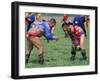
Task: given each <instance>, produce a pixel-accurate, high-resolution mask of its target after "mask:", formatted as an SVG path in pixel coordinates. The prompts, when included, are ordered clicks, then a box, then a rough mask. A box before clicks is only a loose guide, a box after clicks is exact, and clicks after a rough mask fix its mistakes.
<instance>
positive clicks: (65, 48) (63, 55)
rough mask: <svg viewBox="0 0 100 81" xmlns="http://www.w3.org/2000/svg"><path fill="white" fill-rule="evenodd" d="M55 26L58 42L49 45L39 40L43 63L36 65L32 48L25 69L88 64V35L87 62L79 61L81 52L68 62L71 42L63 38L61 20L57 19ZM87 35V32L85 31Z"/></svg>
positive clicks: (35, 56)
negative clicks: (42, 49)
mask: <svg viewBox="0 0 100 81" xmlns="http://www.w3.org/2000/svg"><path fill="white" fill-rule="evenodd" d="M56 20H57V25H56V30H55V35H56V36H58V37H59V40H58V41H54V40H53V41H50V42H49V43H48V42H47V41H46V40H45V38H44V37H42V38H41V42H42V43H43V46H44V49H45V52H44V58H45V63H44V64H43V65H40V64H39V63H38V53H37V50H36V48H35V47H34V48H33V50H32V52H31V56H30V58H29V62H28V63H27V64H26V65H25V67H26V68H35V67H57V66H79V65H88V64H89V35H88V38H85V48H86V53H87V60H86V61H81V60H80V59H81V58H82V56H81V52H77V55H76V60H75V61H70V56H71V53H70V51H71V40H70V38H64V33H63V31H62V28H61V20H59V17H57V18H56ZM87 32H88V34H89V30H87Z"/></svg>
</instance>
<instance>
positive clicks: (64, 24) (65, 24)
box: [62, 22, 73, 27]
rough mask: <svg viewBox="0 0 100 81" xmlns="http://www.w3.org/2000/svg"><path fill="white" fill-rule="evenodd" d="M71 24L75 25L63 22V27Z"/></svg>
mask: <svg viewBox="0 0 100 81" xmlns="http://www.w3.org/2000/svg"><path fill="white" fill-rule="evenodd" d="M69 25H73V24H72V23H71V22H64V23H63V24H62V27H64V26H66V27H67V26H69Z"/></svg>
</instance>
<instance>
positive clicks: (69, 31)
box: [66, 25, 71, 33]
mask: <svg viewBox="0 0 100 81" xmlns="http://www.w3.org/2000/svg"><path fill="white" fill-rule="evenodd" d="M66 30H67V32H68V33H71V28H70V26H69V25H68V26H67V27H66Z"/></svg>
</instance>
